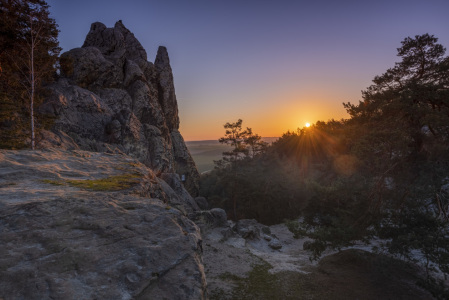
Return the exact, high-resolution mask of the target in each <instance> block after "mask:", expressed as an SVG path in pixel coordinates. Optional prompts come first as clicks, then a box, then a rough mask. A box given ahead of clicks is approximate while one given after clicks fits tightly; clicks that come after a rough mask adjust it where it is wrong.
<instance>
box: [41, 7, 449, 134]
mask: <svg viewBox="0 0 449 300" xmlns="http://www.w3.org/2000/svg"><path fill="white" fill-rule="evenodd" d="M47 3H48V4H49V5H50V13H51V16H52V17H53V18H54V19H55V20H56V23H57V24H58V25H59V29H60V34H59V42H60V46H61V47H62V48H63V52H64V51H68V50H70V49H72V48H76V47H81V46H82V44H83V42H84V39H85V37H86V35H87V33H88V32H89V29H90V24H91V23H93V22H97V21H99V22H102V23H104V24H105V25H106V26H107V27H113V26H114V24H115V22H116V21H118V20H122V22H123V24H124V25H125V26H126V27H127V28H128V29H129V30H130V31H131V32H133V33H134V35H135V36H136V38H137V39H138V40H139V41H140V43H141V44H142V46H143V47H144V48H145V50H146V51H147V54H148V60H149V61H154V59H155V57H156V52H157V48H158V46H160V45H163V46H166V47H167V49H168V53H169V56H170V63H171V67H172V69H173V74H174V81H175V89H176V96H177V99H178V108H179V117H180V121H181V125H180V132H181V134H182V135H183V137H184V139H185V140H213V139H218V138H219V137H221V136H223V135H224V129H223V125H224V124H225V123H226V122H236V121H237V120H238V119H242V120H243V126H244V127H250V128H252V129H253V132H255V133H258V134H259V135H261V136H265V137H276V136H281V135H282V133H284V132H286V131H288V130H296V129H297V128H302V127H304V126H305V124H306V122H310V123H315V122H316V121H318V120H321V121H327V120H329V119H332V118H333V119H336V120H338V119H341V118H347V117H348V115H347V114H346V111H345V109H344V108H343V105H342V103H343V102H351V103H358V101H359V100H361V99H362V97H361V96H362V94H361V91H362V90H365V89H366V88H367V87H368V86H370V85H371V83H372V82H371V81H372V79H373V78H374V76H376V75H381V74H382V73H384V72H385V71H386V70H387V69H388V68H390V67H393V66H394V63H395V62H398V61H399V60H400V58H398V57H397V56H396V54H397V50H396V49H397V48H399V47H400V46H401V43H400V42H401V41H402V40H403V39H404V38H406V37H408V36H410V37H414V36H415V35H421V34H424V33H429V34H433V35H434V36H436V37H438V38H439V43H441V44H443V46H445V47H449V17H448V11H449V0H388V1H384V0H377V1H364V0H315V1H312V0H309V1H302V0H296V1H293V0H276V1H274V0H271V1H267V0H155V1H153V0H127V1H119V0H108V1H107V2H105V1H101V0H89V1H87V0H77V1H68V0H67V1H66V0H47ZM105 3H107V4H105Z"/></svg>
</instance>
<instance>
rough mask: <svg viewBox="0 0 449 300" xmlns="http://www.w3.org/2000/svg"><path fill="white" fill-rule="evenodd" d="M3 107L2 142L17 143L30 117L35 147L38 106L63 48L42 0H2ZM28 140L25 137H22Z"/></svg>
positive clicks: (0, 76) (0, 97)
mask: <svg viewBox="0 0 449 300" xmlns="http://www.w3.org/2000/svg"><path fill="white" fill-rule="evenodd" d="M0 3H1V6H0V16H1V21H0V35H1V37H0V42H1V44H0V72H1V73H0V85H1V87H2V90H1V94H0V108H1V109H2V116H1V119H0V127H1V128H2V141H3V142H2V145H1V146H6V147H15V146H16V145H17V143H16V142H15V141H13V140H14V137H17V136H20V137H22V136H23V134H24V133H25V132H27V131H28V130H26V129H25V128H24V126H23V123H24V120H25V119H26V118H28V120H29V124H30V126H29V128H30V130H29V132H30V134H29V136H30V138H31V148H32V149H34V147H35V131H36V125H35V121H36V120H35V107H36V106H37V105H38V104H39V103H40V101H41V100H42V92H43V88H44V87H45V85H46V84H48V83H50V82H52V81H53V80H54V77H55V66H56V64H57V60H58V55H59V52H60V50H61V49H60V48H59V46H58V40H57V37H58V28H57V25H56V22H55V20H54V19H52V18H50V15H49V10H48V8H49V6H48V5H47V3H46V2H45V1H42V0H30V1H24V0H0ZM22 144H24V141H22Z"/></svg>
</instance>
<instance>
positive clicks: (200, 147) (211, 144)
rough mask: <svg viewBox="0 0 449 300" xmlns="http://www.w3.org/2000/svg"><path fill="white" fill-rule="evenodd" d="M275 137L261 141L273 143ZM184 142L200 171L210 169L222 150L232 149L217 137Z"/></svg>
mask: <svg viewBox="0 0 449 300" xmlns="http://www.w3.org/2000/svg"><path fill="white" fill-rule="evenodd" d="M277 139H278V137H263V138H262V140H263V141H265V142H267V143H269V144H271V143H273V142H274V141H276V140H277ZM185 143H186V146H187V148H188V149H189V151H190V154H191V155H192V157H193V160H194V161H195V164H196V167H197V168H198V171H199V172H200V173H203V172H206V171H209V170H212V169H213V168H214V160H219V159H221V158H222V154H223V152H224V151H229V150H231V149H232V148H231V147H230V146H227V145H223V144H220V143H219V142H218V139H216V140H204V141H187V142H185Z"/></svg>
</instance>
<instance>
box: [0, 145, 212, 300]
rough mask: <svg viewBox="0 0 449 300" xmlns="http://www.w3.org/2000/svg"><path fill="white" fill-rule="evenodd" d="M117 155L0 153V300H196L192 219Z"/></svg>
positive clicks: (200, 274) (200, 291) (199, 269)
mask: <svg viewBox="0 0 449 300" xmlns="http://www.w3.org/2000/svg"><path fill="white" fill-rule="evenodd" d="M170 178H171V180H172V181H173V182H172V185H173V186H175V187H176V188H177V189H178V191H176V190H175V189H172V188H171V187H170V185H169V184H167V183H166V182H164V181H163V180H162V179H159V178H158V177H157V176H156V174H155V173H154V172H153V171H152V170H150V169H149V168H148V167H146V166H145V165H143V164H142V163H140V162H139V161H138V160H136V159H133V158H130V157H128V156H126V155H119V154H106V153H94V152H86V151H80V150H74V151H63V150H54V149H49V150H42V151H5V150H0V214H1V217H0V244H1V245H2V247H0V298H1V299H203V298H205V297H206V280H205V275H204V270H203V264H202V258H201V236H200V232H199V229H198V227H197V226H196V225H195V224H194V223H193V222H192V221H191V220H190V219H188V218H187V217H186V215H187V214H189V213H192V212H193V211H194V210H195V209H197V206H196V204H195V203H194V201H193V199H192V198H191V197H190V195H188V193H187V192H185V190H184V192H182V191H181V193H180V191H179V190H182V189H183V187H182V185H181V184H180V182H179V178H178V177H176V176H171V177H170Z"/></svg>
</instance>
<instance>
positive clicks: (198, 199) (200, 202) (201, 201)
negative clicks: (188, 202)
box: [195, 197, 209, 210]
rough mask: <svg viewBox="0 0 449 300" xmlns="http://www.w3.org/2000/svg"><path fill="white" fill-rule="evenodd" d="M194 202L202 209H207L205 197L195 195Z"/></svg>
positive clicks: (207, 204)
mask: <svg viewBox="0 0 449 300" xmlns="http://www.w3.org/2000/svg"><path fill="white" fill-rule="evenodd" d="M195 202H196V204H197V205H198V207H199V208H200V209H202V210H207V209H209V203H208V202H207V200H206V198H204V197H195Z"/></svg>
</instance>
